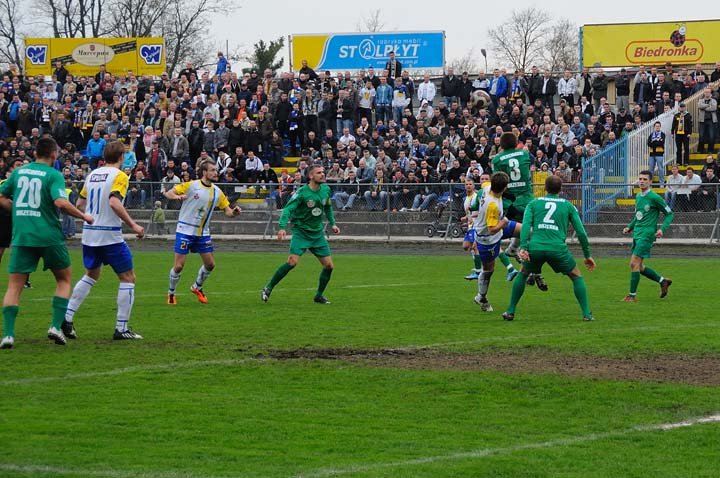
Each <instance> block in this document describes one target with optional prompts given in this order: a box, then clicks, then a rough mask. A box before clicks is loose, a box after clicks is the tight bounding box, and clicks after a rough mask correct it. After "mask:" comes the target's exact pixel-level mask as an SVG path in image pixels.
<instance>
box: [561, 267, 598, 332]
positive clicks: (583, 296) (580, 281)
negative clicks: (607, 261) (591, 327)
mask: <svg viewBox="0 0 720 478" xmlns="http://www.w3.org/2000/svg"><path fill="white" fill-rule="evenodd" d="M566 275H567V276H568V277H569V278H570V280H571V281H572V283H573V293H574V294H575V298H576V299H577V301H578V304H580V309H582V314H583V320H586V321H591V320H595V319H594V318H593V315H592V312H591V311H590V301H589V300H588V294H587V286H586V285H585V278H584V277H583V276H582V274H581V273H580V269H578V267H577V266H575V267H574V268H573V270H571V271H570V272H568V273H567V274H566Z"/></svg>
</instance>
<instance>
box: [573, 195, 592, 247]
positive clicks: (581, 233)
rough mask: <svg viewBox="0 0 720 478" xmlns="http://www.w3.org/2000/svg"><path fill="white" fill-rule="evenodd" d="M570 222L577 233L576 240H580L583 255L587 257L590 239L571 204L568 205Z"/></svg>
mask: <svg viewBox="0 0 720 478" xmlns="http://www.w3.org/2000/svg"><path fill="white" fill-rule="evenodd" d="M570 224H572V227H573V229H575V234H576V235H577V238H578V241H580V247H582V251H583V256H584V257H585V259H587V258H589V257H590V240H589V239H588V234H587V231H585V226H583V223H582V220H581V219H580V214H578V212H577V209H575V206H573V205H570Z"/></svg>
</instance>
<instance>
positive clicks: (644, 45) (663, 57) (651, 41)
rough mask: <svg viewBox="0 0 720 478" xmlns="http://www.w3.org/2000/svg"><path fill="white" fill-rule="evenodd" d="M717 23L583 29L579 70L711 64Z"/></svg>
mask: <svg viewBox="0 0 720 478" xmlns="http://www.w3.org/2000/svg"><path fill="white" fill-rule="evenodd" d="M718 59H720V20H703V21H687V22H665V23H619V24H611V25H584V26H583V28H582V60H583V66H587V67H593V66H605V67H613V66H639V65H661V64H663V65H664V64H665V63H668V62H669V63H673V64H681V63H688V64H695V63H715V62H716V61H717V60H718Z"/></svg>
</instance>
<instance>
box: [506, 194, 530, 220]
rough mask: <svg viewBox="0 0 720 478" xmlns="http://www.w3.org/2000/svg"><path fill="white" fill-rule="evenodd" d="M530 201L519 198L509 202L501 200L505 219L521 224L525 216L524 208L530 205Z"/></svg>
mask: <svg viewBox="0 0 720 478" xmlns="http://www.w3.org/2000/svg"><path fill="white" fill-rule="evenodd" d="M530 200H531V199H528V198H525V197H520V198H517V199H515V201H514V202H511V201H510V200H509V199H503V211H504V212H505V217H507V218H508V219H510V220H512V221H517V222H522V220H523V215H524V214H525V207H527V205H528V204H529V203H530Z"/></svg>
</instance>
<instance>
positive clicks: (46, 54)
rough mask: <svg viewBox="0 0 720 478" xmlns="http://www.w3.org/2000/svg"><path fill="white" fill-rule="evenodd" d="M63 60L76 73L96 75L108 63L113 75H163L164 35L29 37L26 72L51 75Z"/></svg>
mask: <svg viewBox="0 0 720 478" xmlns="http://www.w3.org/2000/svg"><path fill="white" fill-rule="evenodd" d="M57 61H61V62H62V64H63V65H64V66H65V68H66V69H67V70H68V71H69V72H70V73H72V74H73V75H75V76H87V75H95V74H96V73H98V72H99V71H100V66H101V65H105V68H106V69H107V71H108V72H110V73H112V74H113V75H118V74H122V75H125V74H127V72H128V71H132V72H133V73H134V74H135V75H145V74H148V75H161V74H162V73H163V72H164V71H165V40H164V39H163V38H27V39H25V72H26V74H28V75H52V72H53V70H54V69H55V63H56V62H57Z"/></svg>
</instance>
